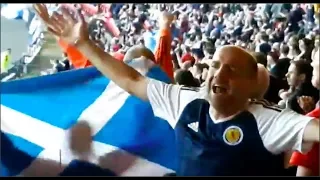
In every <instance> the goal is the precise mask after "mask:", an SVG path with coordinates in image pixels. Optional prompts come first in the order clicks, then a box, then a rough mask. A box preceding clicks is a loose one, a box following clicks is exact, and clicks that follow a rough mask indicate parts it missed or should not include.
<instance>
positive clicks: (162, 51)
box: [154, 29, 173, 79]
mask: <svg viewBox="0 0 320 180" xmlns="http://www.w3.org/2000/svg"><path fill="white" fill-rule="evenodd" d="M170 51H171V32H170V30H169V29H161V30H160V31H159V40H158V43H157V46H156V50H155V53H154V57H155V59H156V63H157V64H158V65H159V66H160V67H161V68H162V69H163V70H164V71H165V72H166V74H167V75H168V76H169V77H170V78H171V79H173V64H172V58H171V54H170Z"/></svg>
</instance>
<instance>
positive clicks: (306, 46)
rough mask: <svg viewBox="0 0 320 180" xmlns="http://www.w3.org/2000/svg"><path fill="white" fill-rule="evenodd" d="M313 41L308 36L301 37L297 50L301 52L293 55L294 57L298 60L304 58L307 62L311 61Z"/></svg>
mask: <svg viewBox="0 0 320 180" xmlns="http://www.w3.org/2000/svg"><path fill="white" fill-rule="evenodd" d="M313 45H314V44H313V41H312V40H311V39H308V38H302V39H300V40H299V50H300V51H301V53H300V54H299V55H298V56H297V57H295V59H297V60H299V59H302V60H305V61H307V62H309V63H310V62H311V55H312V50H313Z"/></svg>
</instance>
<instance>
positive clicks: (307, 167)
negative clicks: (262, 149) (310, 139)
mask: <svg viewBox="0 0 320 180" xmlns="http://www.w3.org/2000/svg"><path fill="white" fill-rule="evenodd" d="M319 53H320V50H316V52H315V53H313V54H314V55H313V59H312V60H313V61H312V67H313V72H312V73H313V76H312V84H313V86H314V87H316V88H318V89H320V77H319V76H320V75H319V73H320V72H319V60H320V58H319ZM299 101H300V103H299V104H300V106H304V105H307V104H309V103H312V100H310V98H308V97H301V98H300V100H299ZM302 108H303V107H302ZM307 115H308V116H311V117H316V118H319V116H320V108H319V102H318V106H317V107H316V108H315V109H314V110H313V111H311V112H309V113H308V114H307ZM319 153H320V150H319V143H315V144H314V145H313V147H312V149H311V150H310V151H309V152H308V153H307V154H301V153H299V152H294V153H293V155H292V157H291V159H290V164H291V165H295V166H298V169H297V176H319V175H320V171H319Z"/></svg>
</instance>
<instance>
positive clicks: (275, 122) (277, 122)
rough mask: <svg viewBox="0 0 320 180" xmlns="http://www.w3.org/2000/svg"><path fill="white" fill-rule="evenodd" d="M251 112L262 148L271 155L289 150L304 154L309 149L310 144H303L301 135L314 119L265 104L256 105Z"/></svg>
mask: <svg viewBox="0 0 320 180" xmlns="http://www.w3.org/2000/svg"><path fill="white" fill-rule="evenodd" d="M251 112H252V113H253V114H254V116H255V118H256V121H257V125H258V129H259V132H260V135H261V138H262V141H263V143H264V146H265V147H266V148H267V149H268V150H269V151H270V152H272V153H273V154H279V153H282V152H287V151H290V150H294V151H298V152H301V153H304V154H305V153H307V152H308V151H309V150H310V149H311V147H312V143H309V142H304V141H303V134H304V130H305V127H306V126H307V124H308V123H309V122H310V121H311V120H312V119H314V118H312V117H308V116H304V115H300V114H298V113H295V112H294V111H292V110H289V109H285V110H281V109H279V108H277V107H275V106H269V105H266V104H260V105H256V107H254V108H252V109H251Z"/></svg>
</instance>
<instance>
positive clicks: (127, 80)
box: [34, 4, 148, 100]
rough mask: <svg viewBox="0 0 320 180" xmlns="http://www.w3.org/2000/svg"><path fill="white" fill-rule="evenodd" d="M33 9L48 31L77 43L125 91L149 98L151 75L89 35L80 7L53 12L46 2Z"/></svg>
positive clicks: (98, 67) (82, 51)
mask: <svg viewBox="0 0 320 180" xmlns="http://www.w3.org/2000/svg"><path fill="white" fill-rule="evenodd" d="M34 9H35V10H36V12H37V14H38V15H39V16H40V18H41V19H42V21H43V22H44V23H45V24H46V26H47V27H48V31H49V32H51V33H52V34H53V35H55V36H57V37H59V38H60V39H61V40H63V41H65V42H66V43H68V44H70V45H74V46H76V47H77V49H78V50H79V51H80V52H81V53H82V54H83V55H84V56H85V57H88V58H89V59H90V61H91V63H92V64H93V65H94V66H96V67H97V69H98V70H99V71H100V72H102V74H104V75H105V76H107V77H108V78H110V79H111V80H112V81H113V82H115V83H116V84H117V85H118V86H120V87H121V88H122V89H124V90H125V91H127V92H129V93H130V94H133V95H135V96H138V97H139V98H141V99H144V100H147V99H148V98H147V85H148V79H147V78H146V77H144V76H142V75H141V74H140V73H139V72H137V71H136V70H135V69H133V68H131V67H129V66H127V65H126V64H124V63H123V62H120V61H118V60H116V59H115V58H114V57H112V56H111V55H110V54H108V53H106V52H104V50H103V49H101V48H99V47H98V46H96V44H95V43H94V42H93V41H91V40H90V38H89V32H88V31H89V30H88V27H87V26H88V25H87V23H86V22H85V20H84V17H83V15H82V14H81V12H80V10H78V11H77V12H70V11H68V10H67V9H61V11H62V13H58V12H53V14H52V15H51V16H49V14H48V9H47V8H46V5H45V4H34Z"/></svg>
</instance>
